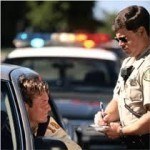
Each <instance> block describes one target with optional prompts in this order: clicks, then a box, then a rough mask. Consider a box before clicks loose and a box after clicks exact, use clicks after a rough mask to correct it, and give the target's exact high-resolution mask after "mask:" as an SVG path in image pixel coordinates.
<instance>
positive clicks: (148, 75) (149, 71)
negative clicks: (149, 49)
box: [143, 68, 150, 81]
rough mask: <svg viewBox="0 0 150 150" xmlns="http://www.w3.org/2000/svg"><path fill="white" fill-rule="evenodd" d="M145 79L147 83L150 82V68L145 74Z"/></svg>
mask: <svg viewBox="0 0 150 150" xmlns="http://www.w3.org/2000/svg"><path fill="white" fill-rule="evenodd" d="M143 79H144V80H146V81H150V68H149V69H147V70H146V71H145V72H144V74H143Z"/></svg>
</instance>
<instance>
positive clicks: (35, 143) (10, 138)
mask: <svg viewBox="0 0 150 150" xmlns="http://www.w3.org/2000/svg"><path fill="white" fill-rule="evenodd" d="M21 75H25V76H27V77H28V76H39V74H38V73H36V72H35V71H33V70H31V69H29V68H25V67H20V66H14V65H8V64H1V108H0V110H1V149H19V150H24V149H26V150H32V149H53V148H58V149H59V150H62V149H66V146H65V145H64V143H62V142H61V141H59V140H57V139H54V138H51V137H48V138H44V137H36V138H35V137H33V135H32V133H31V128H30V125H29V120H28V117H27V113H26V110H25V105H24V102H23V100H22V95H21V92H20V87H19V83H18V81H19V77H20V76H21ZM50 105H51V108H52V112H53V116H54V117H55V119H56V120H57V121H58V123H59V124H60V125H61V126H62V127H63V125H62V123H61V119H60V117H59V114H58V113H57V109H56V108H55V105H54V103H53V101H52V100H51V101H50Z"/></svg>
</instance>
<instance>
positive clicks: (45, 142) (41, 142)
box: [34, 137, 67, 150]
mask: <svg viewBox="0 0 150 150" xmlns="http://www.w3.org/2000/svg"><path fill="white" fill-rule="evenodd" d="M34 145H35V150H38V149H39V150H41V149H43V150H44V149H46V150H53V149H57V150H67V147H66V145H65V144H64V143H63V142H62V141H60V140H58V139H56V138H52V137H35V138H34Z"/></svg>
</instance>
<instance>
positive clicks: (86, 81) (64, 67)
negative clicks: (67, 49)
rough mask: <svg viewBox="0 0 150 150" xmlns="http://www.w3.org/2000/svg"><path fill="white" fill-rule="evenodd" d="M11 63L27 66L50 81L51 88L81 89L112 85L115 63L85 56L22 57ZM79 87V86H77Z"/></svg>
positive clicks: (114, 80) (115, 70)
mask: <svg viewBox="0 0 150 150" xmlns="http://www.w3.org/2000/svg"><path fill="white" fill-rule="evenodd" d="M11 63H14V64H20V65H22V66H26V67H29V68H31V69H33V70H35V71H37V72H39V74H41V75H42V77H43V79H44V80H46V81H48V83H50V87H51V89H52V90H54V89H55V90H57V89H62V90H68V88H69V90H76V89H78V90H80V89H81V90H83V89H86V88H87V87H88V90H89V87H91V90H94V88H96V89H98V88H103V87H107V88H109V87H114V85H115V82H116V79H117V73H118V72H117V69H118V68H117V64H116V62H115V61H111V60H100V59H87V58H86V59H85V58H82V59H81V58H80V59H79V58H23V59H14V60H11ZM70 87H71V88H70ZM79 87H80V88H79Z"/></svg>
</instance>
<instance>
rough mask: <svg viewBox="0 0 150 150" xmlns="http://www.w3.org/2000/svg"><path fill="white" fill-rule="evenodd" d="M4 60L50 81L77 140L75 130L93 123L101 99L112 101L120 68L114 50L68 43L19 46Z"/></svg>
mask: <svg viewBox="0 0 150 150" xmlns="http://www.w3.org/2000/svg"><path fill="white" fill-rule="evenodd" d="M4 62H7V63H11V64H19V65H21V66H26V67H29V68H31V69H33V70H35V71H37V72H39V74H40V75H41V76H42V78H43V79H44V80H46V81H47V82H48V83H49V86H50V91H51V96H52V97H53V99H54V101H55V103H56V105H57V107H58V109H59V111H60V114H61V115H62V117H63V119H64V120H65V126H66V128H67V130H68V133H69V134H70V135H71V137H72V138H73V139H75V140H76V138H77V137H76V134H73V133H74V131H75V129H77V128H78V127H81V128H82V127H85V126H89V125H90V124H92V123H93V120H94V115H95V113H96V112H97V111H98V110H99V102H100V101H102V102H103V104H104V107H105V106H106V105H107V104H108V102H109V101H110V100H111V98H112V93H113V88H114V86H115V82H116V80H117V76H118V72H119V67H120V66H119V65H120V64H119V63H118V58H117V56H116V55H115V53H113V52H111V51H107V50H105V49H100V48H92V49H86V48H83V47H69V46H68V47H66V46H65V47H63V46H61V47H60V46H57V47H56V46H55V47H42V48H17V49H15V50H14V51H12V52H11V53H10V54H9V55H8V56H7V58H6V59H5V61H4ZM91 139H92V138H91ZM97 139H98V141H99V140H100V138H99V137H97ZM95 141H96V140H95ZM95 141H94V142H95ZM94 142H93V143H90V144H89V147H88V148H89V149H90V148H91V146H92V144H94ZM97 143H98V142H97Z"/></svg>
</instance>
